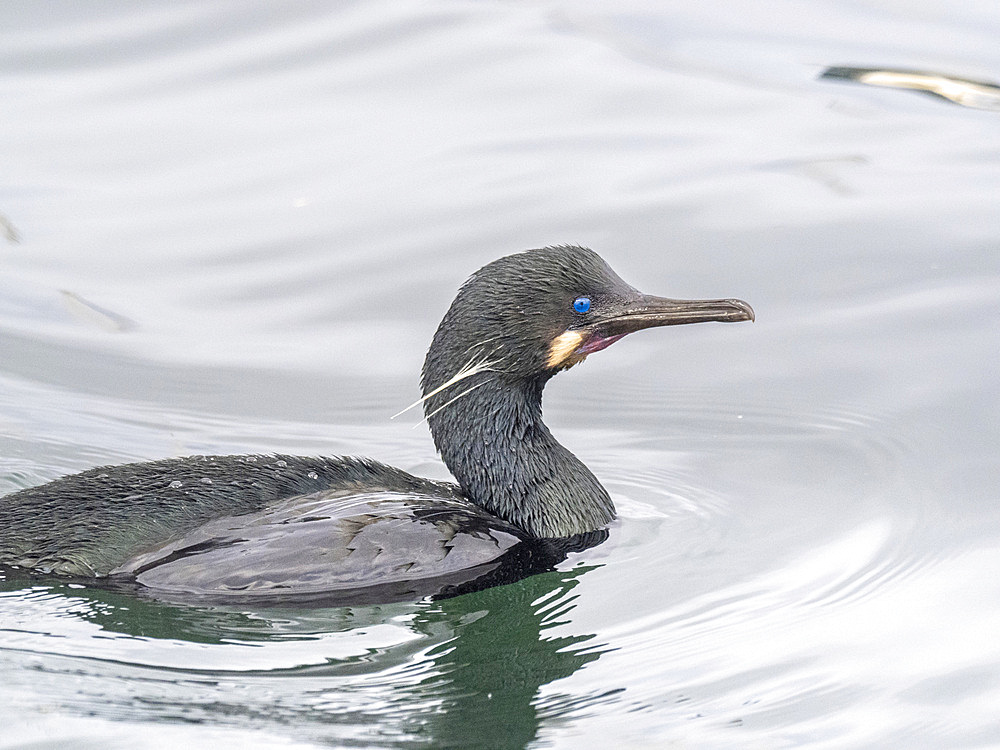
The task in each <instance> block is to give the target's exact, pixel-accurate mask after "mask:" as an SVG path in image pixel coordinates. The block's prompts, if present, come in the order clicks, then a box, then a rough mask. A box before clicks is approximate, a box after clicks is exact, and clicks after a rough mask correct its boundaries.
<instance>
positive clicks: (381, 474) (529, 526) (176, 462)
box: [0, 246, 754, 604]
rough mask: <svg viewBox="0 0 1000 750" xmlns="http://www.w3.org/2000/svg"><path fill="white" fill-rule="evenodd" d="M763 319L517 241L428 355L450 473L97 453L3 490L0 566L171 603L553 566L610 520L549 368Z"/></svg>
mask: <svg viewBox="0 0 1000 750" xmlns="http://www.w3.org/2000/svg"><path fill="white" fill-rule="evenodd" d="M753 319H754V313H753V310H752V309H751V308H750V306H749V305H748V304H747V303H746V302H743V301H741V300H736V299H716V300H676V299H667V298H663V297H653V296H650V295H645V294H642V293H640V292H638V291H637V290H636V289H634V288H633V287H631V286H629V285H628V284H626V283H625V282H624V281H622V279H621V278H619V277H618V275H617V274H616V273H615V272H614V271H612V270H611V268H610V267H609V266H608V265H607V264H606V263H605V262H604V261H603V260H602V259H601V258H600V256H598V255H597V254H596V253H594V252H593V251H591V250H588V249H586V248H582V247H576V246H558V247H546V248H542V249H539V250H530V251H527V252H524V253H518V254H514V255H509V256H506V257H503V258H500V259H498V260H496V261H493V262H492V263H490V264H488V265H486V266H484V267H483V268H481V269H480V270H479V271H477V272H476V273H475V274H473V275H472V276H471V277H470V278H469V279H468V280H467V281H466V282H465V284H463V285H462V287H461V289H460V290H459V292H458V296H457V297H456V298H455V300H454V302H453V303H452V305H451V307H450V308H449V309H448V312H447V313H446V314H445V316H444V319H443V320H442V321H441V324H440V325H439V326H438V329H437V332H436V333H435V335H434V339H433V341H432V343H431V346H430V349H429V350H428V352H427V357H426V359H425V360H424V366H423V373H422V378H421V385H422V391H423V398H422V399H421V402H422V403H423V408H424V412H425V415H426V418H427V421H428V423H429V426H430V430H431V433H432V435H433V438H434V444H435V446H436V447H437V449H438V451H439V452H440V454H441V457H442V459H443V460H444V462H445V464H446V465H447V466H448V468H449V469H450V470H451V472H452V474H453V475H454V476H455V478H456V479H457V480H458V485H457V486H456V485H452V484H448V483H443V482H432V481H430V480H426V479H421V478H418V477H415V476H412V475H410V474H408V473H406V472H404V471H401V470H399V469H395V468H392V467H389V466H386V465H384V464H381V463H378V462H375V461H371V460H367V459H357V458H306V457H296V456H193V457H188V458H179V459H166V460H161V461H152V462H144V463H136V464H126V465H122V466H109V467H101V468H97V469H91V470H89V471H85V472H82V473H80V474H75V475H71V476H67V477H63V478H60V479H56V480H54V481H52V482H49V483H47V484H44V485H41V486H38V487H32V488H28V489H25V490H21V491H19V492H15V493H13V494H11V495H8V496H7V497H5V498H2V499H0V569H7V570H18V569H20V570H31V571H35V572H41V573H44V574H60V575H67V576H73V577H77V578H85V579H88V580H98V581H101V582H103V583H104V584H106V585H119V586H122V585H124V586H129V587H133V586H134V587H137V589H138V590H139V591H141V592H143V593H147V594H151V595H154V596H160V597H166V598H170V597H175V598H176V597H181V598H185V599H212V600H218V599H221V600H225V601H237V600H244V599H249V600H253V601H257V602H265V601H266V602H269V603H282V602H293V601H294V602H296V603H300V602H304V601H306V600H308V601H317V602H324V603H331V604H337V603H353V602H362V601H363V602H368V601H383V600H390V599H400V598H410V597H420V596H424V595H428V594H438V595H441V594H454V593H461V592H463V591H466V590H473V589H476V588H482V587H484V586H488V585H494V584H496V583H503V582H506V581H508V580H514V579H516V578H519V577H523V575H527V574H530V573H533V572H538V571H539V570H544V569H549V568H551V566H552V565H553V564H554V563H555V562H558V561H559V560H560V559H562V558H563V557H564V556H565V553H566V551H567V550H572V549H579V548H582V547H586V546H589V545H592V544H594V543H597V542H600V541H602V540H603V539H604V538H606V535H607V532H606V526H607V524H608V523H609V522H610V521H611V520H612V519H614V517H615V510H614V505H613V503H612V501H611V498H610V497H609V496H608V493H607V491H606V490H605V489H604V488H603V487H602V486H601V484H600V483H599V482H598V480H597V478H596V477H595V476H594V475H593V474H592V473H591V472H590V470H589V469H587V467H586V466H584V464H583V463H582V462H581V461H580V460H579V459H577V458H576V456H574V455H573V454H572V453H570V452H569V451H568V450H567V449H566V448H564V447H563V446H562V445H561V444H560V443H558V442H557V441H556V439H555V438H554V437H553V436H552V434H551V433H550V432H549V430H548V428H547V427H546V426H545V424H544V423H543V422H542V413H541V400H542V390H543V388H544V387H545V384H546V383H547V382H548V380H549V378H551V377H552V376H553V375H555V374H556V373H557V372H559V371H561V370H564V369H567V368H569V367H572V366H573V365H575V364H578V363H579V362H582V361H583V360H584V359H585V358H586V357H587V356H588V355H589V354H592V353H594V352H596V351H600V350H601V349H604V348H606V347H608V346H610V345H611V344H613V343H614V342H615V341H617V340H619V339H620V338H622V337H623V336H625V335H627V334H629V333H633V332H635V331H638V330H641V329H644V328H652V327H656V326H668V325H681V324H687V323H699V322H706V321H722V322H735V321H745V320H753ZM418 403H420V402H418Z"/></svg>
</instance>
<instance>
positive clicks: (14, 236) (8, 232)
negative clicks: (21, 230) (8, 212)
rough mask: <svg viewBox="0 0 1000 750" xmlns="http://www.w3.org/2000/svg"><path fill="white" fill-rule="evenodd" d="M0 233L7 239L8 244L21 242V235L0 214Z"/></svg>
mask: <svg viewBox="0 0 1000 750" xmlns="http://www.w3.org/2000/svg"><path fill="white" fill-rule="evenodd" d="M0 231H2V232H3V236H4V237H6V238H7V241H8V242H15V243H16V242H20V241H21V235H19V234H18V233H17V229H15V228H14V225H13V224H11V223H10V219H8V218H7V217H6V216H4V215H3V214H0Z"/></svg>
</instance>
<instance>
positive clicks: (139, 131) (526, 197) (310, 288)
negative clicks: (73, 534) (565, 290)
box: [0, 0, 1000, 748]
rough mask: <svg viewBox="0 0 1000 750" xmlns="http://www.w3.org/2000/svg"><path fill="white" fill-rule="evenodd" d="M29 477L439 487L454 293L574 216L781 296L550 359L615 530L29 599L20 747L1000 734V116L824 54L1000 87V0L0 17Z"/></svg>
mask: <svg viewBox="0 0 1000 750" xmlns="http://www.w3.org/2000/svg"><path fill="white" fill-rule="evenodd" d="M0 28H2V29H3V31H0V40H2V44H0V96H2V99H3V101H4V102H5V119H4V128H3V129H2V131H0V145H2V153H3V154H4V169H3V170H2V176H0V215H2V217H3V219H4V221H3V227H4V231H3V234H2V237H0V267H2V271H3V272H2V274H0V492H7V491H11V490H14V489H17V488H20V487H25V486H29V485H32V484H37V483H41V482H43V481H45V480H48V479H51V478H54V477H56V476H59V475H62V474H65V473H68V472H72V471H77V470H81V469H84V468H88V467H90V466H94V465H101V464H108V463H118V462H122V461H128V460H141V459H152V458H160V457H164V456H171V455H183V454H191V453H229V452H252V451H258V452H259V451H276V452H291V453H302V454H328V455H335V454H358V455H370V456H373V457H376V458H378V459H380V460H383V461H386V462H388V463H391V464H394V465H397V466H400V467H402V468H404V469H407V470H409V471H413V472H415V473H418V474H422V475H425V476H431V477H434V478H445V477H447V472H446V470H445V469H444V467H443V466H442V465H441V464H440V463H439V461H438V460H437V458H436V456H435V454H434V450H433V446H432V444H431V441H430V438H429V435H428V434H427V431H426V428H425V426H423V425H420V424H417V420H418V416H413V415H412V412H411V413H410V414H408V415H406V416H405V417H401V418H399V419H397V420H390V419H389V417H390V416H391V415H392V414H394V413H396V412H397V411H398V410H399V409H401V408H403V407H404V406H405V405H406V404H408V403H410V402H412V401H413V400H414V399H415V398H416V397H417V395H418V394H417V375H418V371H419V367H420V364H421V362H422V357H423V352H424V349H425V347H426V345H427V343H428V342H429V340H430V336H431V334H432V333H433V331H434V328H435V326H436V325H437V321H438V320H439V318H440V316H441V315H442V314H443V312H444V310H445V309H446V307H447V305H448V303H449V302H450V300H451V298H452V295H453V294H454V291H455V289H456V288H457V287H458V285H459V284H460V283H461V282H462V280H463V279H464V278H465V277H466V276H467V275H468V274H469V273H471V272H472V271H474V270H475V269H476V268H478V267H479V266H481V265H483V264H484V263H486V262H488V261H490V260H492V259H494V258H496V257H498V256H500V255H503V254H506V253H509V252H513V251H516V250H520V249H524V248H529V247H538V246H541V245H545V244H553V243H563V242H576V243H580V244H585V245H588V246H591V247H593V248H595V249H596V250H598V251H599V252H601V253H602V254H603V255H604V257H605V258H606V259H608V260H609V262H611V264H612V265H613V266H614V267H615V269H616V270H617V271H618V272H619V273H620V274H621V275H622V276H623V277H624V278H625V279H626V280H627V281H629V282H630V283H632V284H634V285H636V286H638V287H639V288H641V289H643V290H644V291H647V292H650V293H657V294H664V295H668V296H677V297H721V296H735V297H741V298H743V299H746V300H748V301H749V302H751V304H753V305H754V308H755V310H756V311H757V322H756V323H754V324H753V325H752V326H751V325H741V326H714V325H711V326H710V325H705V326H692V327H690V328H679V329H670V330H658V331H650V332H645V333H643V334H639V335H636V336H633V337H629V338H628V339H626V340H625V341H622V342H620V343H618V344H616V345H615V346H614V347H613V348H612V349H610V350H608V351H607V352H602V353H600V354H597V355H595V356H593V357H591V358H589V359H588V361H587V363H586V364H585V365H584V366H581V367H578V368H574V369H573V370H572V371H571V372H569V373H567V374H565V375H561V376H560V377H558V378H556V379H555V380H554V381H553V382H552V384H551V385H550V387H549V388H548V390H547V391H546V401H545V411H546V417H547V419H548V421H549V423H550V425H551V426H552V428H553V431H554V432H555V433H556V434H557V435H558V436H559V437H560V439H561V440H563V442H565V444H566V445H567V446H568V447H570V448H571V449H572V450H574V451H575V452H576V453H577V454H578V455H579V456H580V457H581V458H583V460H584V461H585V462H586V463H587V464H588V465H589V466H590V467H591V468H592V469H593V470H594V471H595V473H596V474H597V475H598V476H599V477H600V478H601V479H602V481H603V482H604V483H605V485H606V486H607V487H608V489H609V491H610V492H611V493H612V495H613V497H614V499H615V502H616V504H617V506H618V508H619V510H620V515H621V518H620V520H619V521H617V522H616V523H615V525H614V526H613V528H612V533H611V539H610V540H609V541H608V542H607V543H605V544H604V545H602V546H600V547H598V548H595V549H592V550H589V551H587V552H586V553H584V554H582V555H578V556H575V557H572V558H571V559H569V560H567V562H566V563H565V564H564V565H563V566H562V568H561V569H560V570H558V571H554V572H552V573H549V574H545V575H542V576H536V577H534V578H531V579H529V580H526V581H523V582H521V583H519V584H516V585H512V586H507V587H502V588H498V589H494V590H490V591H485V592H480V593H477V594H473V595H468V596H464V597H459V598H456V599H452V600H447V601H442V602H415V603H403V604H393V605H386V606H376V607H365V608H340V609H325V610H316V609H312V610H291V609H286V610H261V611H254V610H250V609H246V608H243V609H240V608H198V607H177V606H169V605H166V604H157V603H151V602H148V601H142V600H138V599H135V598H129V597H127V596H124V595H122V594H112V593H109V592H102V591H100V590H92V589H84V588H79V587H76V586H71V585H67V584H65V583H59V582H48V581H36V582H33V583H30V584H26V583H25V582H23V581H6V582H4V583H3V584H2V587H3V591H2V592H0V666H2V668H3V673H4V680H3V684H2V685H0V703H2V704H3V705H5V706H7V707H8V709H7V712H8V721H7V722H6V725H5V732H4V734H3V736H2V737H0V747H15V746H20V745H24V744H27V743H37V746H39V747H60V746H64V745H65V744H66V743H69V742H72V743H73V744H74V745H76V746H80V747H98V746H101V747H118V746H120V747H137V746H138V747H173V746H176V745H177V744H178V743H186V744H190V745H199V746H202V745H208V744H210V743H221V744H224V745H231V744H236V743H240V744H241V745H243V746H246V747H264V748H271V747H283V748H284V747H321V746H330V745H333V746H370V747H411V746H432V747H463V748H472V747H523V746H528V745H531V746H544V747H558V748H563V747H565V748H571V747H572V748H576V747H604V746H608V745H609V744H613V745H615V746H628V747H663V746H666V745H670V744H677V745H683V746H695V747H720V748H728V747H761V748H774V747H796V746H810V747H831V748H833V747H835V748H852V747H858V748H861V747H873V746H874V747H906V748H920V747H926V748H939V747H987V746H992V745H995V744H997V743H998V742H1000V719H998V718H997V712H996V706H997V705H1000V645H998V642H997V639H996V633H997V632H998V631H1000V606H998V604H997V602H1000V583H998V582H1000V575H998V574H1000V509H998V502H997V500H998V496H997V487H998V486H1000V461H998V458H997V445H998V444H1000V406H998V404H1000V378H998V374H997V373H998V372H1000V367H998V365H1000V359H998V354H997V353H998V352H1000V212H998V211H997V210H996V205H997V201H996V196H997V195H998V194H1000V159H998V154H1000V131H998V128H1000V119H998V117H997V114H996V113H995V112H990V111H984V110H974V109H970V108H966V107H961V106H957V105H955V104H953V103H950V102H947V101H944V100H940V99H934V98H932V97H930V96H927V95H925V94H922V93H919V92H912V91H902V90H894V89H888V88H868V87H863V86H859V85H851V84H849V83H843V82H834V81H829V80H822V79H820V78H819V76H820V75H821V74H822V72H823V71H824V70H825V69H826V68H828V67H831V66H857V67H866V68H868V67H885V68H892V69H919V70H925V71H937V72H940V73H942V74H947V75H953V76H957V77H963V78H967V79H970V80H985V81H994V82H995V81H996V80H997V79H998V78H1000V51H998V50H1000V48H998V46H997V44H996V39H997V38H998V34H1000V13H998V11H997V10H996V8H995V7H994V5H993V4H990V3H985V2H973V3H966V4H964V5H963V6H961V7H949V8H944V7H943V6H938V5H930V4H926V3H919V2H917V3H907V4H900V3H894V4H888V5H886V4H864V3H862V4H858V3H848V2H833V1H826V2H819V3H810V4H809V5H808V6H807V7H806V6H800V5H796V4H790V3H777V4H772V5H770V6H768V7H767V8H755V9H752V10H751V9H748V8H746V7H742V6H736V5H734V4H731V3H726V2H721V1H715V0H710V1H709V2H703V3H699V4H698V6H697V7H688V6H683V7H682V6H681V5H676V6H674V5H671V4H667V5H664V4H663V3H646V2H642V1H641V0H636V1H634V2H627V3H625V4H617V5H615V7H614V9H612V8H610V6H605V5H602V4H594V3H584V4H580V3H573V4H558V3H548V4H523V3H468V2H447V3H438V4H423V5H413V4H410V3H393V2H388V3H383V4H380V5H377V6H373V5H369V4H361V3H357V4H345V5H341V6H338V7H337V8H332V9H331V8H330V7H329V6H328V4H325V3H312V4H311V3H301V4H298V5H296V6H294V7H286V6H274V5H272V4H270V3H250V4H247V3H214V4H212V5H210V6H206V5H205V4H203V3H194V2H191V3H173V4H170V5H164V6H143V7H138V8H135V7H124V8H123V7H121V6H120V5H118V4H113V3H106V4H105V3H91V4H88V6H87V7H86V8H85V9H84V8H82V7H80V6H78V5H76V4H73V3H61V4H60V3H56V4H47V5H45V6H38V7H34V6H26V5H20V6H19V5H9V6H6V7H4V8H3V9H2V10H0Z"/></svg>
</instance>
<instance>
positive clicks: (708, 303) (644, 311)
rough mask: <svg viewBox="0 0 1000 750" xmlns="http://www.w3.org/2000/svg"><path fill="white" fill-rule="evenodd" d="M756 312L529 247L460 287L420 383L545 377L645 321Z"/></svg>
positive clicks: (586, 259) (742, 316)
mask: <svg viewBox="0 0 1000 750" xmlns="http://www.w3.org/2000/svg"><path fill="white" fill-rule="evenodd" d="M753 317H754V314H753V310H752V309H751V308H750V305H748V304H747V303H746V302H743V301H741V300H736V299H718V300H675V299H666V298H663V297H653V296H651V295H646V294H642V293H641V292H639V291H637V290H636V289H635V288H633V287H631V286H629V285H628V284H626V283H625V282H624V281H623V280H622V279H621V278H620V277H619V276H618V274H616V273H615V272H614V271H612V270H611V268H610V266H608V264H607V263H605V262H604V260H602V259H601V257H600V256H599V255H598V254H597V253H595V252H594V251H592V250H588V249H586V248H583V247H575V246H559V247H546V248H542V249H539V250H529V251H527V252H523V253H517V254H514V255H508V256H506V257H503V258H500V259H498V260H495V261H493V262H492V263H489V264H488V265H486V266H483V267H482V268H481V269H479V270H478V271H476V273H474V274H473V275H472V277H471V278H469V280H468V281H466V282H465V284H464V285H463V286H462V288H461V289H460V290H459V292H458V296H457V297H456V298H455V301H454V302H452V305H451V307H450V308H449V310H448V312H447V313H446V314H445V316H444V319H443V320H442V321H441V325H440V326H439V327H438V329H437V333H435V335H434V340H433V342H432V344H431V347H430V350H429V351H428V353H427V358H426V359H425V361H424V369H423V377H422V385H423V392H424V395H425V396H428V395H430V394H431V393H432V392H433V391H435V390H437V389H442V386H444V388H443V389H442V390H447V391H449V392H446V393H442V394H441V396H442V397H454V396H455V395H457V394H458V393H460V392H461V391H462V390H464V389H463V388H462V387H461V386H460V385H459V381H461V380H464V379H465V378H467V377H470V376H472V375H476V374H478V373H480V372H490V373H492V375H493V377H495V378H500V379H502V380H506V381H528V380H539V379H540V380H541V381H542V382H544V381H545V380H547V379H548V378H549V377H551V376H552V375H554V374H556V373H557V372H559V371H560V370H564V369H566V368H567V367H571V366H573V365H575V364H577V363H578V362H581V361H583V359H584V358H585V357H586V356H587V355H588V354H591V353H593V352H596V351H599V350H601V349H604V348H605V347H607V346H610V345H611V344H613V343H614V342H615V341H617V340H618V339H620V338H622V337H623V336H625V335H626V334H629V333H632V332H634V331H638V330H641V329H643V328H651V327H654V326H666V325H678V324H682V323H700V322H704V321H713V320H714V321H740V320H753ZM446 383H451V384H453V385H454V388H452V386H451V385H445V384H446ZM451 391H454V393H452V392H451ZM443 400H445V401H447V400H448V398H444V399H443ZM435 401H439V402H440V401H441V399H435ZM428 406H429V404H428Z"/></svg>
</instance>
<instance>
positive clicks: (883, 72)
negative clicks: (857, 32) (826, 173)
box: [820, 67, 1000, 112]
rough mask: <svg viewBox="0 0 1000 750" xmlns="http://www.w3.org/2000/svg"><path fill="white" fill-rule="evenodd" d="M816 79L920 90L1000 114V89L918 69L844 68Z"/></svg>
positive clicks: (828, 72) (966, 105) (830, 70)
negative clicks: (832, 79) (831, 79)
mask: <svg viewBox="0 0 1000 750" xmlns="http://www.w3.org/2000/svg"><path fill="white" fill-rule="evenodd" d="M820 78H834V79H838V80H842V81H855V82H856V83H863V84H865V85H867V86H883V87H886V88H893V89H911V90H913V91H923V92H925V93H927V94H930V95H932V96H936V97H938V98H940V99H946V100H948V101H949V102H954V103H955V104H960V105H962V106H963V107H972V108H973V109H985V110H989V111H991V112H1000V86H998V85H997V84H995V83H988V82H986V81H970V80H967V79H965V78H955V77H954V76H946V75H942V74H940V73H928V72H923V71H919V70H894V69H891V68H844V67H834V68H827V69H826V70H824V71H823V73H822V74H821V75H820Z"/></svg>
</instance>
